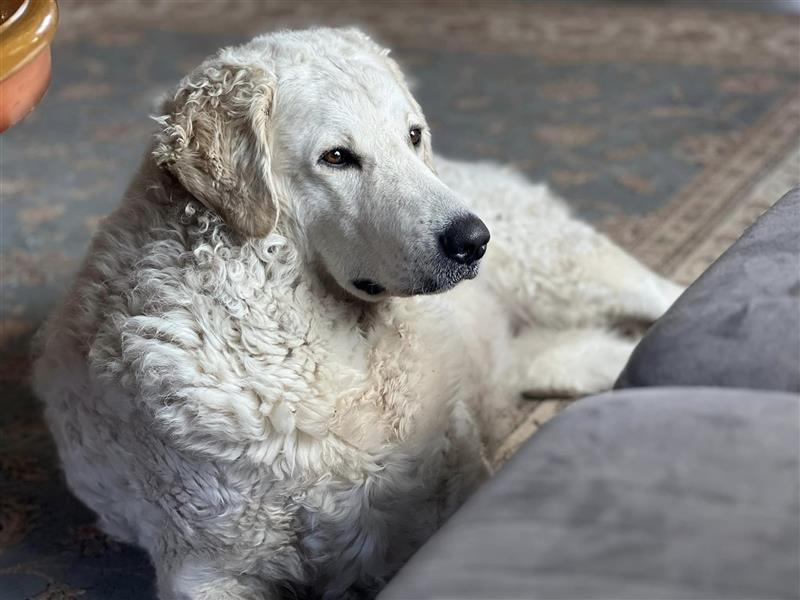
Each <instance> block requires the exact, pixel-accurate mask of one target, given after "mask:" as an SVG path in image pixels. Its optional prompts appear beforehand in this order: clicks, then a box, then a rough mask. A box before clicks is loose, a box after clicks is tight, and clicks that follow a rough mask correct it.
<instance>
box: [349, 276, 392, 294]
mask: <svg viewBox="0 0 800 600" xmlns="http://www.w3.org/2000/svg"><path fill="white" fill-rule="evenodd" d="M353 287H354V288H356V289H357V290H361V291H362V292H364V293H365V294H368V295H370V296H377V295H378V294H382V293H383V292H385V291H386V288H385V287H383V286H382V285H381V284H380V283H375V282H374V281H372V280H371V279H356V280H355V281H353Z"/></svg>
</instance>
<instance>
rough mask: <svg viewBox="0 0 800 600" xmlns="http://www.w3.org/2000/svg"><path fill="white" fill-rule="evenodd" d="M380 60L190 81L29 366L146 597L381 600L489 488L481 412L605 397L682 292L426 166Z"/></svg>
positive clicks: (576, 234) (92, 500)
mask: <svg viewBox="0 0 800 600" xmlns="http://www.w3.org/2000/svg"><path fill="white" fill-rule="evenodd" d="M387 54H388V52H387V51H386V50H383V49H381V48H380V47H378V46H377V45H376V44H375V43H373V42H372V41H371V40H370V39H369V38H367V37H366V36H365V35H363V34H362V33H360V32H358V31H356V30H334V29H313V30H309V31H296V32H280V33H275V34H271V35H267V36H263V37H258V38H256V39H254V40H253V41H252V42H250V43H247V44H245V45H243V46H239V47H236V48H228V49H225V50H223V51H222V52H221V53H219V54H218V55H217V56H215V57H213V58H210V59H208V60H207V61H205V62H204V63H203V64H201V65H200V66H199V67H198V68H197V69H195V70H194V71H193V72H192V73H191V74H190V75H189V76H188V77H187V78H186V79H184V80H183V81H182V82H181V83H180V85H179V86H178V89H177V91H176V92H175V93H174V95H173V96H171V97H170V99H169V100H167V101H166V102H165V104H164V107H163V113H164V114H163V116H162V117H160V118H159V119H157V120H158V123H159V131H158V133H157V134H156V140H155V144H154V146H153V147H152V149H151V152H150V153H148V155H147V156H146V157H145V159H144V162H143V165H142V167H141V170H140V172H139V174H138V176H137V178H136V179H135V181H134V182H133V184H132V185H131V187H130V189H129V190H128V192H127V193H126V194H125V197H124V199H123V201H122V204H121V206H120V207H119V208H118V209H117V210H116V211H115V212H114V213H113V214H112V215H111V216H110V217H108V218H107V219H106V220H105V222H104V223H103V225H102V227H101V228H100V231H99V232H98V233H97V235H96V236H95V238H94V240H93V243H92V246H91V249H90V251H89V254H88V258H87V259H86V262H85V264H84V266H83V268H82V270H81V271H80V273H79V275H78V276H77V280H76V282H75V284H74V286H73V288H72V290H71V292H70V294H69V295H68V297H67V299H66V301H65V302H64V304H63V306H62V307H61V308H60V309H59V310H58V311H57V312H56V313H55V314H54V315H53V316H52V318H51V319H50V321H49V323H48V324H47V326H46V327H45V329H44V332H43V334H42V336H41V338H40V340H39V348H38V358H37V363H36V368H35V387H36V389H37V391H38V394H39V395H40V397H41V398H43V399H44V402H45V404H46V415H47V420H48V422H49V425H50V427H51V429H52V432H53V435H54V437H55V440H56V443H57V445H58V449H59V452H60V456H61V459H62V461H63V465H64V470H65V472H66V477H67V481H68V483H69V485H70V487H71V489H72V490H73V491H74V493H75V494H76V495H77V496H78V497H79V498H80V499H81V500H83V501H84V502H85V503H86V504H87V505H88V506H89V507H91V508H92V509H93V510H94V511H96V512H97V514H98V515H99V517H100V525H101V526H102V528H103V529H104V530H105V531H106V532H108V533H109V534H110V535H112V536H114V537H116V538H119V539H122V540H125V541H127V542H130V543H133V544H137V545H139V546H141V547H143V548H144V549H146V550H147V552H149V554H150V556H151V557H152V560H153V563H154V565H155V567H156V570H157V572H158V585H159V592H160V595H161V597H162V598H165V599H167V598H175V599H177V598H181V599H189V598H191V599H204V598H237V599H243V598H247V599H255V598H259V599H263V598H276V597H280V596H281V595H282V594H285V593H289V594H291V595H294V596H299V597H318V596H325V597H330V598H339V597H356V596H361V595H366V596H369V595H373V594H374V593H375V592H376V590H377V589H379V588H380V586H381V585H382V584H383V583H384V582H385V581H386V580H387V578H388V577H389V576H390V575H391V574H392V573H393V572H394V571H395V570H396V569H397V568H398V567H399V565H400V564H401V563H402V562H403V561H404V560H405V559H406V558H407V557H408V556H409V555H410V554H411V553H412V552H413V551H414V549H415V548H417V547H418V545H419V544H420V543H421V542H422V541H423V540H424V539H425V538H426V537H428V536H429V535H430V534H431V532H432V531H433V530H434V529H435V528H436V527H437V526H438V525H439V524H440V523H441V522H442V520H443V519H444V518H445V517H446V516H447V515H448V514H449V513H450V512H451V511H452V510H453V509H454V508H455V507H456V506H458V504H459V503H460V502H461V501H462V499H463V498H464V497H465V495H466V494H468V493H469V491H470V490H471V489H472V488H473V487H474V485H475V484H476V483H477V482H478V481H479V480H480V478H481V477H482V476H483V474H484V473H485V471H486V469H485V466H484V465H485V461H484V460H483V458H482V451H481V447H482V444H481V431H482V427H483V424H485V423H486V421H487V417H488V416H489V415H491V413H492V411H494V410H496V409H498V408H499V407H503V406H506V405H508V403H510V402H516V401H518V399H519V397H520V394H523V393H524V394H528V395H531V394H533V395H544V396H553V395H558V396H565V395H566V396H575V395H581V394H587V393H590V392H596V391H599V390H603V389H606V388H608V387H610V385H611V384H612V382H613V380H614V378H615V377H616V375H617V374H618V372H619V371H620V369H621V367H622V366H623V365H624V363H625V361H626V360H627V358H628V356H629V354H630V351H631V349H632V345H633V342H632V341H631V340H629V339H624V338H622V337H620V336H619V335H618V334H616V333H615V332H614V331H615V324H618V323H620V322H622V321H630V320H633V321H645V322H649V321H652V320H653V319H655V318H657V317H658V316H660V315H661V313H662V312H663V311H664V310H665V309H666V308H667V307H668V306H669V305H670V304H671V302H672V301H673V300H674V298H675V297H676V296H677V294H678V293H679V291H680V290H679V289H678V288H677V287H676V286H675V285H673V284H671V283H669V282H667V281H665V280H664V279H661V278H660V277H658V276H656V275H654V274H653V273H652V272H650V271H649V270H648V269H646V268H645V267H643V266H642V265H641V264H640V263H638V262H637V261H636V260H634V259H633V258H631V257H630V256H628V255H627V254H625V253H624V252H623V251H622V250H620V249H619V248H618V247H617V246H615V245H614V244H613V243H611V242H610V241H609V240H608V239H606V238H605V237H603V236H602V235H600V234H598V233H596V232H595V231H593V230H592V228H591V227H589V226H587V225H585V224H582V223H580V222H578V221H576V220H574V219H572V218H571V217H570V216H569V214H568V211H567V210H566V208H565V207H564V206H563V205H562V203H561V202H560V201H558V200H557V199H556V198H555V197H554V196H553V195H552V194H551V192H549V191H548V189H547V188H546V187H545V186H543V185H532V184H530V183H529V182H527V181H525V180H524V179H523V178H522V177H521V176H519V175H517V174H515V173H514V172H512V171H510V170H508V169H504V168H500V167H497V166H493V165H488V164H465V163H457V162H451V161H447V160H443V159H440V158H438V157H435V156H434V155H433V153H432V152H431V135H430V131H429V129H428V127H427V126H426V124H425V117H424V116H423V114H422V111H421V110H420V107H419V105H418V104H417V103H416V102H415V101H414V98H413V97H412V96H411V93H410V92H409V90H408V87H407V86H406V83H405V81H404V79H403V76H402V74H401V72H400V70H399V69H398V67H397V65H396V64H395V63H394V62H393V61H392V60H391V59H390V58H389V57H388V56H387ZM477 215H481V218H478V216H477ZM481 219H484V220H485V222H486V223H487V224H488V228H487V225H484V221H482V220H481ZM490 230H491V236H492V240H491V243H489V231H490ZM487 244H488V246H489V247H488V250H487ZM484 252H486V257H485V258H483V261H482V262H483V263H484V264H483V265H482V267H481V272H480V275H479V276H478V265H479V262H481V258H482V257H483V255H484ZM465 280H471V281H468V282H465V283H463V284H461V285H458V287H457V288H456V289H452V288H454V287H455V286H456V285H457V284H459V282H462V281H465ZM451 289H452V290H451ZM447 290H451V291H449V292H448V293H446V294H438V295H436V294H435V293H436V292H445V291H447Z"/></svg>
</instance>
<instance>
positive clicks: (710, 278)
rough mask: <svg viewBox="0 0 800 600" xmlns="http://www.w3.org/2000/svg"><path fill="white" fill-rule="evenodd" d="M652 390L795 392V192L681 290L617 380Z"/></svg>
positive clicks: (799, 309) (799, 342) (799, 382)
mask: <svg viewBox="0 0 800 600" xmlns="http://www.w3.org/2000/svg"><path fill="white" fill-rule="evenodd" d="M655 385H706V386H717V385H719V386H726V387H747V388H758V389H769V390H784V391H793V392H798V391H800V188H795V189H794V190H792V191H791V192H789V193H788V194H786V195H785V196H784V197H783V198H782V199H781V200H780V201H778V203H777V204H776V205H775V206H774V207H773V208H772V209H770V210H769V211H767V213H765V214H764V215H763V216H762V217H761V218H760V219H759V220H758V222H757V223H756V224H755V225H754V226H752V227H751V228H750V229H749V230H748V231H747V232H746V233H745V234H744V235H743V236H742V238H741V239H739V241H737V242H736V243H735V244H734V245H733V246H732V247H731V248H730V249H729V250H728V251H727V252H725V254H723V255H722V257H720V259H719V260H718V261H717V262H715V263H714V264H713V265H712V266H711V267H710V268H709V269H708V270H707V271H706V272H705V273H704V274H703V275H702V276H701V277H700V279H698V280H697V282H695V283H694V284H693V285H692V286H691V287H690V288H689V289H688V290H687V291H686V293H685V294H684V295H683V296H682V297H681V298H680V299H679V300H678V301H677V302H676V303H675V305H674V306H673V307H672V308H671V309H670V310H669V311H668V312H667V314H666V315H665V316H664V317H663V318H661V319H660V320H659V321H658V322H657V323H656V325H655V326H654V327H653V328H652V329H651V331H650V332H649V333H648V334H647V335H646V336H645V338H644V339H643V340H642V342H641V343H640V344H639V346H638V347H637V348H636V351H635V352H634V353H633V356H632V357H631V360H630V362H629V363H628V366H627V367H626V368H625V370H624V371H623V373H622V375H621V376H620V378H619V381H618V382H617V387H618V388H623V387H637V386H655Z"/></svg>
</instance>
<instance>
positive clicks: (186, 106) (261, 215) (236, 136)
mask: <svg viewBox="0 0 800 600" xmlns="http://www.w3.org/2000/svg"><path fill="white" fill-rule="evenodd" d="M274 94H275V78H274V77H273V76H271V74H268V73H265V72H264V71H262V70H261V69H258V68H254V67H250V66H243V65H231V64H226V63H225V62H223V61H222V60H221V59H219V58H217V59H212V60H211V61H208V62H206V63H204V64H203V65H202V66H201V67H200V68H198V69H197V70H195V71H194V72H193V73H192V74H191V75H189V76H188V77H187V78H185V79H184V80H183V81H182V82H181V84H180V85H179V87H178V90H177V91H176V92H175V94H174V95H173V96H172V97H170V98H168V99H167V100H166V101H165V102H164V105H163V110H162V116H161V117H158V118H156V121H157V122H158V123H159V125H160V130H159V131H158V133H157V134H156V145H155V149H154V150H153V157H154V159H155V161H156V163H157V164H158V165H159V166H160V167H161V168H163V169H166V170H168V171H169V172H170V173H172V175H173V176H174V177H175V178H176V179H177V180H178V181H179V182H180V183H181V185H182V186H183V187H184V188H185V189H186V190H187V191H188V192H189V193H190V194H191V195H192V196H194V197H195V198H197V200H199V201H200V202H202V203H203V204H204V205H206V206H207V207H208V208H210V209H212V210H213V211H215V212H216V213H217V214H219V216H220V217H222V219H223V220H224V221H225V223H226V224H227V225H228V226H229V227H230V228H231V229H233V230H235V231H237V232H239V233H241V234H243V235H245V236H254V237H263V236H266V235H267V234H269V233H270V232H271V231H272V230H273V228H274V227H275V224H276V223H277V221H278V212H279V210H278V203H277V201H276V199H275V196H274V194H275V190H274V189H273V188H274V186H273V184H272V179H273V178H272V172H271V165H272V157H271V152H270V117H271V112H272V104H273V99H274Z"/></svg>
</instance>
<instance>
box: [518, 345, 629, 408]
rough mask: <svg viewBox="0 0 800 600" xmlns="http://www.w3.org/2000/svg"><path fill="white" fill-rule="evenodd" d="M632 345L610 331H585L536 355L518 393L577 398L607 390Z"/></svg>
mask: <svg viewBox="0 0 800 600" xmlns="http://www.w3.org/2000/svg"><path fill="white" fill-rule="evenodd" d="M634 345H635V344H634V343H633V342H632V341H630V340H625V339H622V338H619V337H616V336H614V335H613V334H611V333H609V332H605V331H596V330H593V331H587V332H586V333H585V334H584V335H583V336H578V337H574V338H573V339H570V340H568V341H567V342H565V343H563V344H560V345H556V346H553V347H552V348H549V349H548V350H547V351H545V352H542V353H541V354H539V355H538V356H535V357H534V358H533V360H531V361H530V362H529V363H528V364H527V365H526V367H525V368H524V370H523V377H522V379H521V381H520V382H519V384H520V387H519V389H520V390H521V394H522V396H523V397H524V398H528V399H543V398H579V397H581V396H588V395H590V394H597V393H599V392H604V391H607V390H610V389H611V388H612V387H613V386H614V382H615V381H616V380H617V377H619V374H620V373H621V372H622V369H623V368H624V367H625V365H626V364H627V362H628V359H629V358H630V355H631V352H633V348H634Z"/></svg>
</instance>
